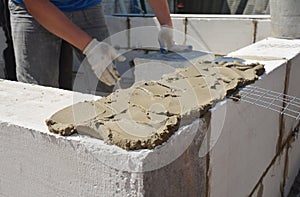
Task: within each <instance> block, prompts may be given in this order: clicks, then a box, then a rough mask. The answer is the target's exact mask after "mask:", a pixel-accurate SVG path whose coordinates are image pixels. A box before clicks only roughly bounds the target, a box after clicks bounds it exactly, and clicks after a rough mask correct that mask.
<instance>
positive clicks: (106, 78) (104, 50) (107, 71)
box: [83, 39, 126, 86]
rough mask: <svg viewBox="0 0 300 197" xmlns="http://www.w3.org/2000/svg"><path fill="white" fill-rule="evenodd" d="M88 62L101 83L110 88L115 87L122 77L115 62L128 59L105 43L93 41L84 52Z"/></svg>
mask: <svg viewBox="0 0 300 197" xmlns="http://www.w3.org/2000/svg"><path fill="white" fill-rule="evenodd" d="M83 53H84V54H85V55H86V60H87V61H88V63H89V64H90V65H91V67H92V70H93V71H94V73H95V74H96V76H97V77H98V79H99V80H100V81H102V82H103V83H105V84H107V85H108V86H112V85H115V84H116V82H117V80H118V79H119V78H120V75H119V73H118V71H117V68H116V66H115V65H114V64H113V60H114V59H117V60H118V61H121V62H123V61H125V60H126V58H125V57H124V56H122V55H119V54H118V53H117V51H116V50H115V49H114V48H113V47H112V46H110V45H109V44H107V43H105V42H99V41H97V40H96V39H93V40H92V41H91V42H90V43H89V44H88V45H87V46H86V48H85V49H84V50H83Z"/></svg>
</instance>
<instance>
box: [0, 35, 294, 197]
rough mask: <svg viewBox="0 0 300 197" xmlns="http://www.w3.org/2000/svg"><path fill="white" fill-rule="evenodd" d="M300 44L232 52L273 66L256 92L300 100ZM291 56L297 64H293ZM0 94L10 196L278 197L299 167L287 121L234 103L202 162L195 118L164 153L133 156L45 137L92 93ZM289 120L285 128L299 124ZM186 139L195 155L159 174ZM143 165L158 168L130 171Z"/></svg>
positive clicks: (220, 114)
mask: <svg viewBox="0 0 300 197" xmlns="http://www.w3.org/2000/svg"><path fill="white" fill-rule="evenodd" d="M299 46H300V41H299V40H280V39H273V38H269V39H266V40H263V41H260V42H258V43H256V44H254V45H251V46H249V47H246V48H244V49H241V50H239V51H237V52H234V53H231V54H229V55H228V56H230V57H237V58H242V59H246V60H247V62H261V63H264V64H265V65H266V71H267V74H266V75H264V76H263V77H262V78H261V79H260V80H259V81H257V82H256V83H255V84H254V85H255V86H259V87H262V88H266V89H270V90H274V91H277V92H284V91H285V90H286V91H287V93H289V94H294V95H296V94H297V95H298V94H299V91H297V90H298V89H297V87H298V84H299V82H298V80H299V79H298V77H297V73H298V69H299V67H298V66H297V65H298V62H299V61H300V60H299V51H300V50H299ZM287 59H293V60H292V61H290V62H288V63H287ZM288 65H290V69H291V70H290V76H289V77H288V78H286V76H287V72H286V71H287V70H288V69H287V68H288ZM286 79H289V80H288V82H289V84H288V85H286V83H285V81H287V80H286ZM0 88H1V90H3V91H1V94H0V96H1V100H2V102H3V105H0V106H1V107H0V109H1V114H0V120H1V123H0V146H1V148H0V156H1V157H2V158H6V159H5V160H0V169H3V170H1V171H0V195H3V196H5V195H6V196H20V195H22V196H32V195H37V194H41V195H40V196H53V195H61V196H70V195H73V196H76V195H78V196H80V195H81V196H99V195H102V194H104V195H105V196H126V195H127V196H142V195H144V196H155V195H157V196H172V195H174V194H176V195H177V196H183V195H184V194H187V193H186V192H190V193H188V194H189V196H199V195H200V196H202V195H203V196H204V195H206V196H211V197H214V196H216V197H218V196H228V197H229V196H230V197H232V196H233V197H234V196H245V195H246V196H247V195H249V194H250V193H251V192H252V191H254V194H260V193H261V190H262V189H261V190H259V189H260V188H261V187H255V186H256V185H259V186H260V185H263V194H266V195H267V194H270V195H276V194H277V193H278V191H282V190H280V189H281V188H280V187H281V186H283V187H284V193H285V194H287V192H288V190H289V189H290V186H291V184H292V182H293V179H294V176H295V175H296V174H297V171H298V169H299V167H300V157H299V155H300V154H299V150H300V149H299V147H300V142H299V139H296V140H295V141H293V140H291V141H289V145H290V146H285V147H280V146H279V145H280V143H279V142H280V140H279V139H280V138H279V136H280V135H279V134H280V123H279V120H280V117H279V116H280V115H279V114H277V113H276V112H272V111H268V110H266V109H262V108H259V107H257V106H255V105H250V104H247V103H242V102H238V103H236V102H233V101H231V100H226V101H224V102H222V103H221V104H218V105H217V106H216V107H215V108H214V109H213V110H212V111H211V120H210V126H211V127H210V132H209V134H210V138H209V139H210V140H211V141H210V142H211V143H212V144H210V146H211V147H212V150H211V151H210V153H209V154H208V155H204V157H199V155H198V154H199V149H200V145H201V144H202V140H203V137H204V136H203V134H204V133H203V131H206V129H205V122H202V123H201V125H202V126H201V127H195V125H198V124H199V123H195V122H194V123H193V124H191V125H189V126H188V127H185V128H182V130H181V132H179V134H178V135H177V136H175V137H174V138H172V139H171V140H173V141H171V142H168V143H166V145H165V146H163V147H162V148H160V149H156V150H153V151H148V150H144V151H133V152H127V151H124V150H121V149H120V148H117V147H115V146H110V145H106V144H104V143H103V142H102V141H101V140H96V139H92V138H89V137H86V136H80V135H77V136H76V135H75V136H71V137H58V136H57V135H53V134H50V133H49V132H48V131H47V128H46V125H45V124H44V120H45V119H46V118H48V117H49V116H50V115H51V114H53V113H54V112H55V111H57V110H58V109H61V108H62V107H64V106H67V105H69V104H72V103H73V102H78V101H80V100H86V99H95V98H94V97H93V96H92V95H82V94H78V93H76V94H75V95H74V94H73V93H71V92H68V91H63V90H57V89H53V88H45V87H40V86H34V85H28V84H22V83H16V82H9V81H1V82H0ZM74 99H75V100H74ZM32 112H34V113H32ZM202 120H203V119H201V121H202ZM285 120H286V122H285V128H293V125H295V124H296V122H295V121H291V120H288V119H287V118H286V119H285ZM203 124H204V126H203ZM206 126H207V125H206ZM196 128H199V130H198V129H196ZM287 131H288V130H287ZM289 131H290V130H289ZM219 134H220V135H219ZM283 134H285V136H287V135H286V134H287V133H286V132H285V133H283ZM187 139H189V140H193V143H192V145H191V146H190V147H189V148H188V149H187V151H185V152H184V153H183V154H182V155H181V154H179V155H180V156H179V157H176V160H173V161H171V162H170V163H169V165H163V166H161V168H153V166H154V167H155V166H156V165H157V164H158V163H159V164H160V165H161V164H164V162H162V158H166V157H167V156H169V155H170V154H171V153H173V151H174V150H185V149H184V148H186V147H187V146H186V144H184V143H183V142H185V141H186V140H187ZM283 139H284V138H283ZM189 140H188V141H189ZM281 141H282V140H281ZM214 142H216V143H214ZM178 147H182V148H179V149H178ZM278 147H279V148H278ZM287 148H288V151H286V150H287ZM200 150H201V149H200ZM200 153H201V151H200ZM286 153H288V157H287V155H286ZM278 155H280V156H278ZM177 156H178V155H177ZM282 160H284V162H283V161H282ZM272 161H275V162H274V163H273V162H272ZM287 161H288V162H287ZM151 162H152V163H151ZM206 164H209V166H206ZM141 166H142V168H143V169H148V170H149V169H153V170H150V171H147V172H143V173H135V172H136V171H135V172H132V170H137V171H139V170H140V167H141ZM156 167H157V166H156ZM283 172H284V173H283ZM281 175H282V176H281ZM284 175H285V176H284ZM28 180H30V181H28ZM13 183H14V185H13ZM183 183H186V184H185V185H182V184H183ZM283 183H285V184H283ZM12 185H13V186H14V188H17V189H11V186H12ZM165 188H168V189H167V190H166V189H165ZM274 188H275V189H274ZM1 192H2V193H1ZM21 192H23V193H21ZM155 192H157V193H155Z"/></svg>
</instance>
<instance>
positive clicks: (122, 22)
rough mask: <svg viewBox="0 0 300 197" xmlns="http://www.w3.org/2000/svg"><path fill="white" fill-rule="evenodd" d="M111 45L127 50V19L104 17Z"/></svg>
mask: <svg viewBox="0 0 300 197" xmlns="http://www.w3.org/2000/svg"><path fill="white" fill-rule="evenodd" d="M105 20H106V24H107V26H108V30H109V34H110V41H111V44H112V45H113V46H115V47H121V48H126V49H127V48H129V30H128V26H129V24H128V23H129V22H128V20H129V19H128V18H127V17H113V16H106V17H105Z"/></svg>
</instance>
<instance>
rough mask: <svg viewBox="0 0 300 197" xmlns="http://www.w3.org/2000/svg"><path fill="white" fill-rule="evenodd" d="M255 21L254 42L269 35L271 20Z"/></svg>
mask: <svg viewBox="0 0 300 197" xmlns="http://www.w3.org/2000/svg"><path fill="white" fill-rule="evenodd" d="M255 22H256V23H257V26H256V35H255V42H258V41H261V40H263V39H265V38H267V37H270V36H271V20H270V19H262V20H255Z"/></svg>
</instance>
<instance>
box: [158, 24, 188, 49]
mask: <svg viewBox="0 0 300 197" xmlns="http://www.w3.org/2000/svg"><path fill="white" fill-rule="evenodd" d="M158 42H159V45H160V51H161V53H168V51H172V52H188V51H192V50H193V47H192V46H191V45H178V44H176V43H175V42H174V39H173V28H172V27H169V26H167V25H162V26H161V30H160V32H159V34H158Z"/></svg>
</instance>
